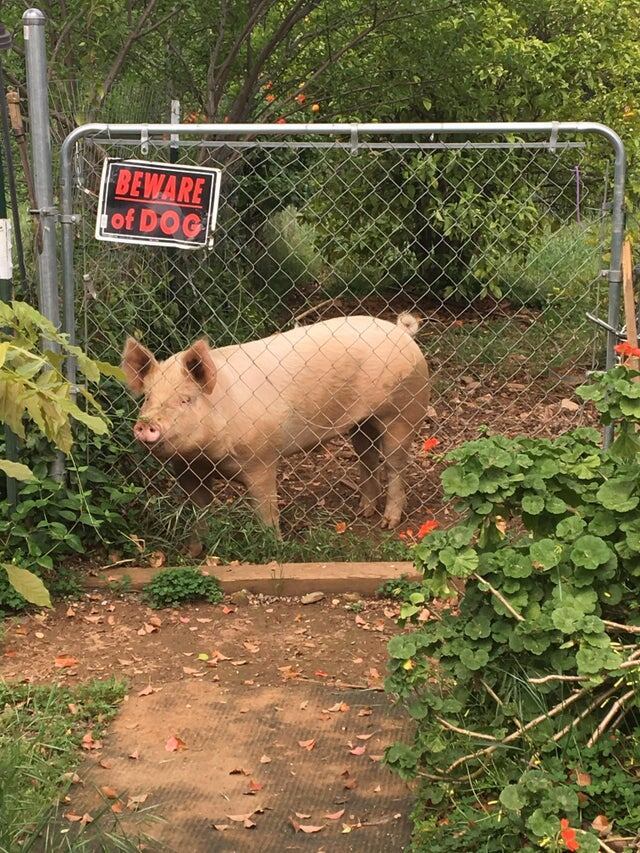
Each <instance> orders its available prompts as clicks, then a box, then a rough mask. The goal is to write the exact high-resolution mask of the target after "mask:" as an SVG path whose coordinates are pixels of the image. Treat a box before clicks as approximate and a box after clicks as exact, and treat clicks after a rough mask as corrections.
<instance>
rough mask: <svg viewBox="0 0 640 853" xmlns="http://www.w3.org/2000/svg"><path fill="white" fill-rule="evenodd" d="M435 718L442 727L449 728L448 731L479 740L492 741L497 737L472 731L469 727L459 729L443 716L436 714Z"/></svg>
mask: <svg viewBox="0 0 640 853" xmlns="http://www.w3.org/2000/svg"><path fill="white" fill-rule="evenodd" d="M436 720H437V721H438V722H439V723H440V725H441V726H442V727H443V728H445V729H449V731H450V732H456V733H457V734H459V735H466V736H467V737H476V738H478V739H479V740H490V741H493V742H494V743H495V741H497V740H498V738H496V737H494V736H493V735H485V734H483V733H482V732H472V731H470V730H469V729H461V728H459V727H458V726H454V725H453V723H450V722H449V721H448V720H445V719H444V717H438V716H436Z"/></svg>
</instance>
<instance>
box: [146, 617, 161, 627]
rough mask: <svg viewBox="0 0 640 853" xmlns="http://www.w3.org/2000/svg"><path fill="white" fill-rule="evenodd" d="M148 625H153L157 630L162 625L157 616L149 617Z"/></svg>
mask: <svg viewBox="0 0 640 853" xmlns="http://www.w3.org/2000/svg"><path fill="white" fill-rule="evenodd" d="M149 624H150V625H155V626H156V628H159V627H160V626H161V625H162V619H161V618H160V617H159V616H150V617H149Z"/></svg>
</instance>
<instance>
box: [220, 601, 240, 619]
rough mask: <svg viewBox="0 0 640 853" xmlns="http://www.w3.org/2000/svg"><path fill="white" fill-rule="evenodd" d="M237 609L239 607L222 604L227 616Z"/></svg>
mask: <svg viewBox="0 0 640 853" xmlns="http://www.w3.org/2000/svg"><path fill="white" fill-rule="evenodd" d="M237 609H238V608H237V607H229V605H228V604H223V605H222V612H223V613H224V615H225V616H228V615H229V614H230V613H235V612H236V610H237Z"/></svg>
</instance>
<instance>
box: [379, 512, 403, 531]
mask: <svg viewBox="0 0 640 853" xmlns="http://www.w3.org/2000/svg"><path fill="white" fill-rule="evenodd" d="M401 519H402V513H401V512H385V514H384V517H383V519H382V523H381V524H380V527H382V528H383V529H386V530H393V528H394V527H397V526H398V525H399V524H400V520H401Z"/></svg>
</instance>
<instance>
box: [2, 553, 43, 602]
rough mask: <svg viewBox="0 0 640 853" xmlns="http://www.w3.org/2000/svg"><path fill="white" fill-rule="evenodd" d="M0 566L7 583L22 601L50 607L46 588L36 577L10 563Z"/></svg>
mask: <svg viewBox="0 0 640 853" xmlns="http://www.w3.org/2000/svg"><path fill="white" fill-rule="evenodd" d="M2 566H3V568H4V570H5V571H6V573H7V577H8V578H9V583H10V584H11V586H12V587H13V588H14V589H15V590H16V592H19V593H20V595H21V596H22V597H23V598H24V599H26V600H27V601H28V602H29V603H30V604H35V605H37V606H38V607H51V598H50V596H49V593H48V591H47V588H46V587H45V585H44V584H43V583H42V581H41V580H40V578H39V577H38V576H37V575H34V574H33V572H29V571H27V569H21V568H20V567H19V566H14V565H13V564H12V563H3V564H2Z"/></svg>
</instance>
